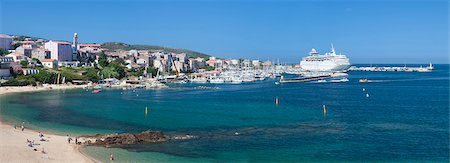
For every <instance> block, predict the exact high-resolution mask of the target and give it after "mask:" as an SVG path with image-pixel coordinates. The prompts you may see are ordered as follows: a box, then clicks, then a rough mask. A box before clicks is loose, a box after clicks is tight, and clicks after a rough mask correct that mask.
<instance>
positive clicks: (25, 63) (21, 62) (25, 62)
mask: <svg viewBox="0 0 450 163" xmlns="http://www.w3.org/2000/svg"><path fill="white" fill-rule="evenodd" d="M20 65H22V67H27V66H28V61H27V60H22V61H20Z"/></svg>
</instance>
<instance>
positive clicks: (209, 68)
mask: <svg viewBox="0 0 450 163" xmlns="http://www.w3.org/2000/svg"><path fill="white" fill-rule="evenodd" d="M212 70H215V68H214V67H212V66H206V71H212Z"/></svg>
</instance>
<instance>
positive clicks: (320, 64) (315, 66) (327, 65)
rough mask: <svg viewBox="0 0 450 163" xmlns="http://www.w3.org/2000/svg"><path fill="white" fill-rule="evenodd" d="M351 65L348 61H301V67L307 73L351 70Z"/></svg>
mask: <svg viewBox="0 0 450 163" xmlns="http://www.w3.org/2000/svg"><path fill="white" fill-rule="evenodd" d="M350 66H351V65H350V63H349V62H348V61H347V62H345V61H343V62H333V61H301V62H300V67H301V68H302V69H303V70H307V71H344V70H347V69H348V68H350Z"/></svg>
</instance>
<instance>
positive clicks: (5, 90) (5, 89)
mask: <svg viewBox="0 0 450 163" xmlns="http://www.w3.org/2000/svg"><path fill="white" fill-rule="evenodd" d="M87 86H88V85H67V84H58V85H57V84H49V85H43V86H2V87H0V96H1V95H6V94H12V93H25V92H39V91H51V90H65V89H79V88H85V87H87Z"/></svg>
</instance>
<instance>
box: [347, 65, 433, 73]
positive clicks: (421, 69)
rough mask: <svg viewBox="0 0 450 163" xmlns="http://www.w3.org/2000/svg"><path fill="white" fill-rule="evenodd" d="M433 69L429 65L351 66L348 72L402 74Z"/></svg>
mask: <svg viewBox="0 0 450 163" xmlns="http://www.w3.org/2000/svg"><path fill="white" fill-rule="evenodd" d="M433 69H434V67H433V65H432V64H431V63H430V65H429V66H427V67H422V66H420V67H406V66H404V67H356V66H352V67H350V68H349V69H348V70H349V71H402V72H431V71H433Z"/></svg>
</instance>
